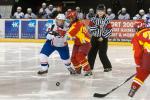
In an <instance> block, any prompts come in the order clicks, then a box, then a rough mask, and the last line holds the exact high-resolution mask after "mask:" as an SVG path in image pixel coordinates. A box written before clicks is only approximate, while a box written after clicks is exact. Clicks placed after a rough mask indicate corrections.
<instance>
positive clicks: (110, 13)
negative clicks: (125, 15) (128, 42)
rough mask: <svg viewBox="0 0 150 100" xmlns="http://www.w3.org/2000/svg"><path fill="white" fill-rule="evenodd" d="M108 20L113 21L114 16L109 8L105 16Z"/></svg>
mask: <svg viewBox="0 0 150 100" xmlns="http://www.w3.org/2000/svg"><path fill="white" fill-rule="evenodd" d="M106 16H107V17H108V18H109V19H110V20H113V19H115V17H116V15H115V14H114V13H113V12H112V9H111V8H108V9H107V15H106Z"/></svg>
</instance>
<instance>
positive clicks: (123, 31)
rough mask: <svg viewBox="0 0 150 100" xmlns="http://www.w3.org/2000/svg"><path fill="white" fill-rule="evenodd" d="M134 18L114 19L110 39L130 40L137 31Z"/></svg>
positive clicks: (117, 40)
mask: <svg viewBox="0 0 150 100" xmlns="http://www.w3.org/2000/svg"><path fill="white" fill-rule="evenodd" d="M134 23H135V21H133V20H112V21H111V24H112V35H111V36H110V38H109V40H110V41H115V42H129V41H131V39H132V38H133V36H134V34H135V33H136V31H135V29H134Z"/></svg>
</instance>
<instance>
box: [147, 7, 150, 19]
mask: <svg viewBox="0 0 150 100" xmlns="http://www.w3.org/2000/svg"><path fill="white" fill-rule="evenodd" d="M147 17H148V18H150V8H149V9H148V13H147Z"/></svg>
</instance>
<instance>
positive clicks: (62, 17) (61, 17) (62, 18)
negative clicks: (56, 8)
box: [56, 14, 66, 20]
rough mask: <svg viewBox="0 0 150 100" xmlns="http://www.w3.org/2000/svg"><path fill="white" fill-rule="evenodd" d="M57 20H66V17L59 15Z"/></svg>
mask: <svg viewBox="0 0 150 100" xmlns="http://www.w3.org/2000/svg"><path fill="white" fill-rule="evenodd" d="M56 19H61V20H66V17H65V15H64V14H58V15H57V17H56Z"/></svg>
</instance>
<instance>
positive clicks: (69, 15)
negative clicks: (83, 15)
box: [67, 11, 77, 19]
mask: <svg viewBox="0 0 150 100" xmlns="http://www.w3.org/2000/svg"><path fill="white" fill-rule="evenodd" d="M76 17H77V13H76V11H70V12H68V14H67V18H68V19H70V18H73V19H74V18H76Z"/></svg>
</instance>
